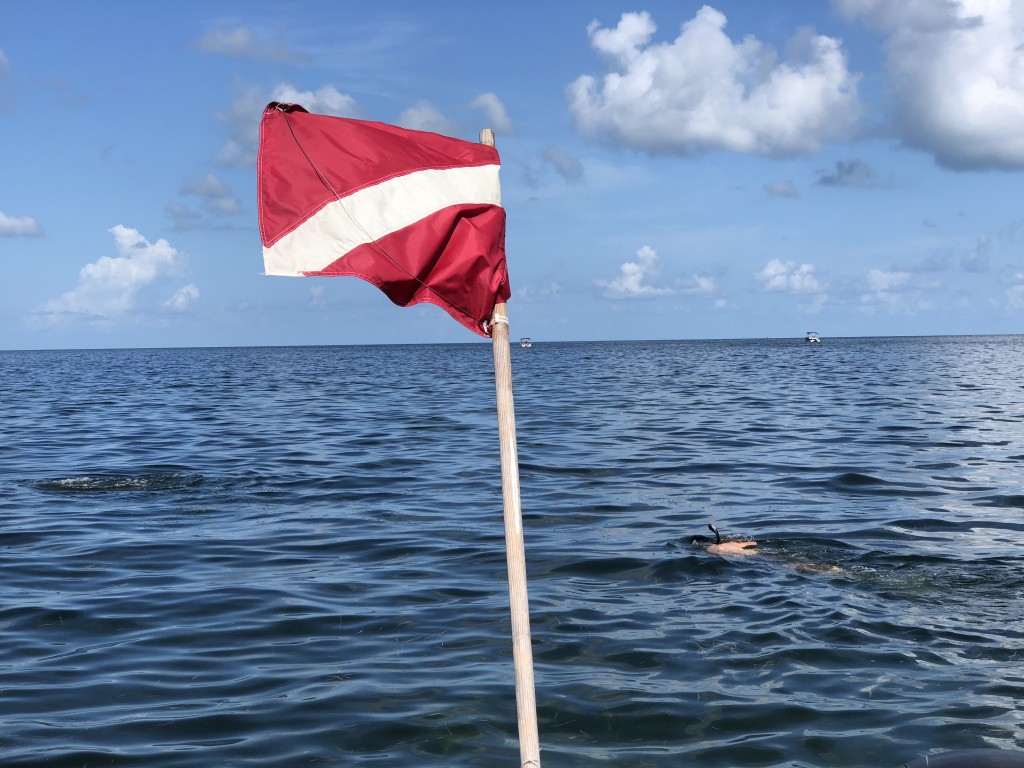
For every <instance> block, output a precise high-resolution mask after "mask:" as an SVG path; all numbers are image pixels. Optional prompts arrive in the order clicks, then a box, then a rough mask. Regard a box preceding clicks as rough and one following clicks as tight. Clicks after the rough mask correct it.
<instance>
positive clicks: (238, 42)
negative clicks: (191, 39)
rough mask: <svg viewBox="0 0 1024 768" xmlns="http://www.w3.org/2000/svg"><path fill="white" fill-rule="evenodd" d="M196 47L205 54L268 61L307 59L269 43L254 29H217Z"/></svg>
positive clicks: (208, 33)
mask: <svg viewBox="0 0 1024 768" xmlns="http://www.w3.org/2000/svg"><path fill="white" fill-rule="evenodd" d="M195 47H196V48H197V49H198V50H200V51H202V52H203V53H212V54H218V55H221V56H237V57H240V58H247V59H264V60H268V61H290V62H301V61H304V60H305V59H306V57H305V56H304V55H302V54H300V53H298V52H297V51H294V50H292V49H290V48H288V47H287V46H285V45H281V44H280V43H272V42H269V41H268V40H267V39H265V37H264V36H263V35H261V34H259V33H258V32H257V31H256V30H254V29H253V28H252V27H247V26H234V27H227V26H223V27H216V28H214V29H211V30H209V31H208V32H206V34H204V35H203V36H202V37H200V38H199V39H198V40H197V41H196V43H195Z"/></svg>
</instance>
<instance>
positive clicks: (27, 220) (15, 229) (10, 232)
mask: <svg viewBox="0 0 1024 768" xmlns="http://www.w3.org/2000/svg"><path fill="white" fill-rule="evenodd" d="M41 234H43V228H42V227H40V226H39V222H37V221H36V220H35V219H33V218H32V217H31V216H8V215H7V214H5V213H4V212H3V211H0V237H34V236H38V235H41Z"/></svg>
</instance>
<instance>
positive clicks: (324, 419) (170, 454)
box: [0, 336, 1024, 768]
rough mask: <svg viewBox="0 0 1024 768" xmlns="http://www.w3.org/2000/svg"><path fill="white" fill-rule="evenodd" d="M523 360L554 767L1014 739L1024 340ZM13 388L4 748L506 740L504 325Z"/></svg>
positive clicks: (281, 748)
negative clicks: (722, 538)
mask: <svg viewBox="0 0 1024 768" xmlns="http://www.w3.org/2000/svg"><path fill="white" fill-rule="evenodd" d="M512 352H513V355H512V357H513V377H514V385H515V398H516V409H517V423H518V437H519V454H520V465H521V487H522V498H523V514H524V529H525V536H526V548H527V560H528V572H529V580H530V582H529V583H530V602H531V612H532V626H533V642H534V654H535V668H536V677H537V700H538V714H539V726H540V738H541V747H542V752H541V754H542V759H543V762H544V765H545V766H549V767H552V768H553V767H554V766H592V765H595V764H607V765H615V766H666V767H667V766H689V765H692V766H723V767H724V768H737V767H739V766H801V767H803V768H810V767H812V766H821V767H825V766H865V767H866V766H895V765H898V764H901V763H902V762H904V761H906V760H910V759H912V758H914V757H917V756H919V755H922V754H926V753H930V752H938V751H943V750H950V749H966V748H976V747H986V746H987V747H1000V748H1005V749H1024V375H1022V374H1021V371H1022V370H1024V337H1019V336H1017V337H949V338H880V339H829V338H826V339H825V340H824V341H823V342H822V343H821V344H820V345H810V344H804V343H803V342H802V341H800V340H752V341H707V342H697V341H684V342H651V343H643V342H629V343H543V342H539V343H535V344H534V346H533V348H532V349H520V348H519V347H518V346H516V347H514V348H513V350H512ZM0 387H2V392H3V398H2V399H0V764H2V765H4V766H37V765H38V766H60V767H61V768H65V767H66V768H72V766H74V767H75V768H78V767H79V766H90V767H93V766H146V768H170V767H172V766H175V767H177V766H182V767H186V766H187V767H190V768H191V767H196V768H199V767H200V766H201V767H203V768H208V767H209V766H261V765H262V766H275V767H277V766H281V767H283V766H299V765H328V766H348V765H362V764H366V765H388V766H391V765H394V766H406V765H438V766H446V767H449V766H497V765H517V764H518V758H519V754H518V747H517V734H516V722H515V700H514V682H513V671H512V659H511V641H510V635H509V633H510V630H509V619H508V593H507V588H506V582H505V560H504V540H503V526H502V520H501V514H502V512H501V510H502V503H501V483H500V469H499V462H498V440H497V432H496V417H495V406H494V386H493V371H492V361H491V351H490V348H489V345H488V344H486V343H482V344H462V345H452V346H388V347H304V348H245V349H172V350H163V349H161V350H112V351H48V352H2V353H0ZM709 522H713V523H715V524H716V525H717V526H718V527H719V529H720V530H721V531H722V533H723V534H726V535H743V536H747V537H750V538H754V539H756V540H757V541H758V542H759V554H758V555H756V556H751V557H746V558H741V557H731V558H724V557H718V556H715V555H711V554H709V553H708V552H706V551H705V550H703V549H700V548H698V547H694V546H693V545H692V544H691V538H692V537H693V536H694V535H699V534H705V533H707V529H706V526H707V524H708V523H709Z"/></svg>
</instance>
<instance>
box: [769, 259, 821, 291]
mask: <svg viewBox="0 0 1024 768" xmlns="http://www.w3.org/2000/svg"><path fill="white" fill-rule="evenodd" d="M755 277H756V279H757V283H758V285H759V286H761V289H762V290H765V291H787V292H789V293H819V292H820V291H821V290H822V285H821V283H819V282H818V279H817V278H816V277H815V276H814V265H813V264H800V265H799V266H798V265H797V263H796V262H795V261H782V259H772V260H771V261H769V262H768V263H767V264H765V265H764V269H762V270H761V271H760V272H758V273H757V274H756V275H755Z"/></svg>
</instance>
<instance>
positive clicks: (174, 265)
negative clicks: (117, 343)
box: [43, 224, 198, 322]
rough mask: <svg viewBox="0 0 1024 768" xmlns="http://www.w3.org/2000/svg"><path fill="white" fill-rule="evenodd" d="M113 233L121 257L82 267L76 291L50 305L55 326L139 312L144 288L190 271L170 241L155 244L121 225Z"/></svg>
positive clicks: (51, 318)
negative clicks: (73, 319)
mask: <svg viewBox="0 0 1024 768" xmlns="http://www.w3.org/2000/svg"><path fill="white" fill-rule="evenodd" d="M110 233H111V234H112V235H113V236H114V243H115V244H116V246H117V250H118V253H119V255H118V256H115V257H111V256H102V257H100V258H99V259H98V260H96V261H94V262H92V263H91V264H86V265H85V266H84V267H82V269H81V270H80V271H79V273H78V284H77V285H76V286H75V287H74V289H72V290H70V291H68V292H67V293H65V294H63V295H62V296H61V297H60V298H57V299H53V300H52V301H50V302H48V303H47V305H46V307H45V311H44V313H43V314H44V315H45V316H47V318H48V319H49V320H50V321H51V322H56V321H59V320H60V319H61V318H62V317H68V316H85V317H89V318H92V319H96V318H101V319H112V318H115V317H118V316H121V315H124V314H126V313H128V312H130V311H132V310H134V309H135V308H136V300H137V297H138V294H139V292H140V291H141V290H142V289H143V288H145V287H147V286H149V285H151V284H153V283H155V282H157V281H158V280H160V279H162V278H166V277H170V276H174V275H177V274H179V273H180V272H182V271H183V270H184V269H185V267H186V260H185V257H184V256H183V255H182V254H181V253H180V252H179V251H178V250H177V249H175V248H173V247H172V246H171V244H170V243H168V242H167V241H166V240H163V239H161V240H157V241H156V242H155V243H151V242H149V241H148V240H146V238H144V237H143V236H142V235H141V234H139V232H138V231H137V230H134V229H132V228H130V227H125V226H122V225H120V224H118V225H117V226H116V227H113V228H111V230H110ZM185 295H187V294H185ZM196 295H198V290H196ZM172 301H173V300H172Z"/></svg>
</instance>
